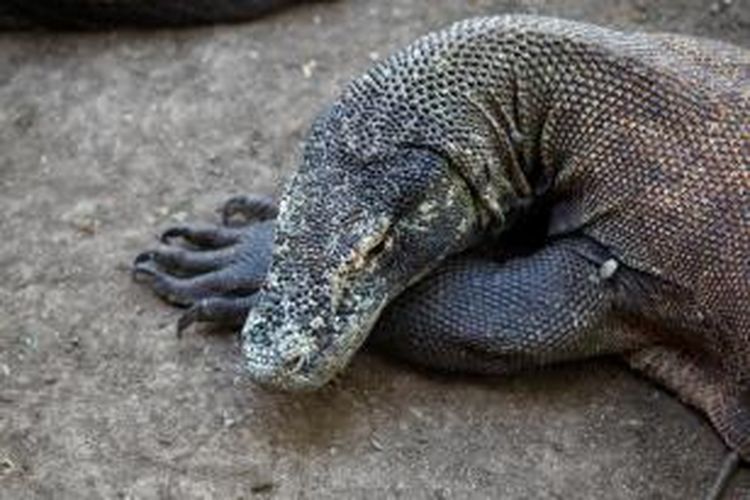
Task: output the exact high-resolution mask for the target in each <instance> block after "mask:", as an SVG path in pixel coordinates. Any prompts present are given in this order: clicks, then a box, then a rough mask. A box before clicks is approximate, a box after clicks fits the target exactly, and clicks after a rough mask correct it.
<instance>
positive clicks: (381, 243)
mask: <svg viewBox="0 0 750 500" xmlns="http://www.w3.org/2000/svg"><path fill="white" fill-rule="evenodd" d="M392 244H393V235H392V234H391V231H390V229H389V230H387V231H386V232H384V233H383V236H382V237H381V238H380V239H379V240H378V241H377V242H376V243H375V244H374V245H373V246H371V247H370V248H368V249H367V252H366V254H365V259H366V260H369V259H373V258H375V257H377V256H378V255H380V254H382V253H383V252H384V251H385V250H386V249H387V248H389V247H390V246H391V245H392Z"/></svg>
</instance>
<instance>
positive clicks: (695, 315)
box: [135, 16, 750, 460]
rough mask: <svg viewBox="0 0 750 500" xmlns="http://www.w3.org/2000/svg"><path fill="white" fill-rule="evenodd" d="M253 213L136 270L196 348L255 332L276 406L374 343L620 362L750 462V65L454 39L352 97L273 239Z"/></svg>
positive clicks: (527, 25) (365, 80)
mask: <svg viewBox="0 0 750 500" xmlns="http://www.w3.org/2000/svg"><path fill="white" fill-rule="evenodd" d="M237 213H239V214H244V215H245V216H246V221H247V222H253V223H252V224H248V225H245V226H237V225H236V223H235V224H229V225H225V226H217V227H206V226H204V227H193V226H182V227H177V228H172V229H170V230H168V231H167V233H165V238H172V237H176V236H182V237H184V238H185V239H187V240H188V241H190V242H192V243H193V244H197V245H199V246H202V247H203V248H202V249H200V250H199V251H195V250H194V249H193V250H188V249H185V248H179V247H175V246H167V247H164V248H162V249H159V250H155V251H150V252H146V253H144V254H142V255H140V256H139V257H138V258H137V259H136V264H135V271H136V274H137V275H139V276H145V277H148V278H149V282H150V283H151V286H152V287H153V288H154V289H155V290H156V291H157V292H158V293H160V294H161V295H162V296H164V297H166V298H168V299H169V300H172V301H174V302H178V303H182V304H184V305H192V307H191V308H190V309H189V310H188V313H187V314H186V316H185V317H184V318H183V320H182V323H181V326H183V327H184V326H186V325H187V324H189V323H190V322H192V321H195V320H229V321H242V320H243V319H244V317H245V314H246V313H247V311H248V310H250V312H249V315H248V317H247V320H246V322H245V324H244V328H243V330H242V346H243V352H244V363H245V366H246V368H247V372H248V374H249V375H250V377H251V378H253V379H254V380H256V381H258V382H260V383H262V384H264V385H266V386H271V387H277V388H283V389H314V388H317V387H320V386H322V385H324V384H325V383H326V382H328V381H329V380H330V379H331V378H332V377H333V376H334V375H336V374H337V373H339V372H340V371H341V370H342V369H343V368H344V367H345V366H346V365H347V363H348V362H349V360H350V358H351V357H352V355H353V354H354V353H355V352H356V351H357V350H358V349H359V348H360V346H361V345H362V344H363V342H364V341H365V339H366V338H368V335H369V338H370V340H371V341H372V342H373V343H375V344H378V345H380V346H383V347H384V348H386V349H388V350H390V351H391V352H393V353H395V354H396V355H398V356H401V357H403V358H406V359H408V360H411V361H413V362H415V363H419V364H422V365H427V366H431V367H435V368H438V369H442V370H451V371H462V372H479V373H491V374H495V373H508V372H512V371H517V370H519V369H523V368H527V367H533V366H539V365H543V364H548V363H552V362H557V361H565V360H575V359H583V358H589V357H592V356H597V355H602V354H612V353H620V354H622V355H623V356H624V358H625V359H626V360H627V361H628V362H629V363H630V365H632V366H633V367H635V368H636V369H638V370H640V371H642V372H643V373H645V374H646V375H647V376H649V377H651V378H653V379H655V380H657V381H659V382H660V383H662V384H663V385H665V386H666V387H668V388H669V389H671V390H673V391H674V392H676V393H677V394H678V395H679V397H680V398H682V399H683V400H684V401H686V402H688V403H689V404H691V405H693V406H695V407H697V408H699V409H700V410H702V411H703V412H705V414H706V415H707V416H708V418H709V419H710V421H711V422H712V423H713V425H714V426H715V428H716V429H717V431H718V432H719V434H720V435H721V436H722V437H723V439H724V440H725V442H726V444H727V445H728V446H729V447H730V448H731V449H733V450H735V451H736V452H738V453H739V455H741V456H742V457H743V458H744V459H746V460H747V459H749V458H750V372H749V369H750V53H748V52H747V51H746V50H743V49H740V48H738V47H733V46H730V45H726V44H722V43H719V42H712V41H707V40H698V39H693V38H688V37H683V36H676V35H646V34H638V33H635V34H630V33H621V32H617V31H612V30H609V29H605V28H601V27H596V26H592V25H589V24H582V23H578V22H571V21H564V20H557V19H550V18H542V17H531V16H506V17H490V18H479V19H472V20H468V21H464V22H460V23H458V24H455V25H453V26H451V27H449V28H448V29H446V30H444V31H439V32H436V33H432V34H429V35H427V36H425V37H423V38H421V39H419V40H417V41H416V42H415V43H414V44H412V45H410V46H408V47H407V48H405V49H403V50H401V51H400V52H398V53H396V54H395V55H393V56H392V57H390V58H388V59H387V60H384V61H383V62H380V63H379V64H377V65H376V66H375V67H374V68H372V69H371V70H370V71H369V72H367V73H366V74H365V75H364V76H362V77H360V78H358V79H356V80H354V81H353V82H352V83H351V84H350V85H349V86H348V87H346V89H345V90H344V91H343V93H342V95H341V96H340V98H339V99H338V100H337V101H336V102H335V103H333V105H332V106H331V107H330V108H329V109H328V110H327V111H326V112H325V113H323V114H322V115H321V116H320V117H319V118H318V119H317V121H316V122H315V124H314V126H313V127H312V130H311V132H310V135H309V138H308V140H307V143H306V147H305V150H304V155H303V159H302V164H301V166H300V167H299V170H298V171H297V172H296V174H295V175H294V176H293V177H292V179H291V180H290V182H289V183H288V185H287V186H286V189H285V192H284V194H283V196H282V198H281V203H280V207H279V210H278V217H276V219H275V221H273V220H271V219H273V218H274V216H275V215H276V213H275V209H274V208H273V206H271V205H270V204H269V203H267V202H264V201H262V200H261V199H257V198H237V199H234V200H232V201H231V202H230V203H229V204H228V205H227V206H226V210H225V215H227V216H231V215H232V214H237ZM230 220H232V219H231V217H230ZM274 232H275V235H274ZM272 239H273V245H271V241H272ZM271 246H273V255H272V257H271ZM258 289H259V291H258ZM256 292H257V293H256Z"/></svg>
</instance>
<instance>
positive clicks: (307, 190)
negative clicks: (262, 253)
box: [242, 124, 478, 390]
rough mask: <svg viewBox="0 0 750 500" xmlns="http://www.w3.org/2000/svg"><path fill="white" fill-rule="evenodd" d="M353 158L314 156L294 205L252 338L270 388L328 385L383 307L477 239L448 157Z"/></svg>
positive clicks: (254, 367)
mask: <svg viewBox="0 0 750 500" xmlns="http://www.w3.org/2000/svg"><path fill="white" fill-rule="evenodd" d="M330 126H331V125H330V124H328V125H326V127H328V128H329V129H330ZM329 154H330V152H329ZM343 156H344V155H334V157H333V158H330V157H327V158H318V159H316V158H315V156H314V155H312V154H311V155H307V157H308V158H311V159H310V160H308V161H307V162H306V164H305V165H304V166H303V168H302V169H301V170H300V171H299V172H298V173H297V175H296V176H295V177H294V179H293V180H292V182H291V183H290V184H289V187H288V189H287V191H286V193H285V194H284V196H283V200H284V201H283V202H282V204H281V207H280V215H279V218H278V219H277V229H276V236H275V243H274V252H273V263H272V265H271V268H270V273H269V277H268V280H267V282H266V285H265V286H264V288H263V289H262V290H261V292H260V293H259V296H258V303H257V305H256V306H255V307H254V308H253V309H252V310H251V312H250V315H249V316H248V319H247V321H246V323H245V326H244V328H243V330H242V337H243V342H242V345H243V351H244V362H245V366H246V368H247V370H248V372H249V374H250V376H251V377H252V378H253V380H255V381H256V382H258V383H260V384H262V385H267V386H270V387H273V388H282V389H287V390H288V389H293V390H305V389H316V388H319V387H320V386H322V385H324V384H325V383H326V382H328V381H329V380H330V379H331V378H332V377H333V376H334V375H336V374H337V373H339V372H341V370H342V368H343V367H344V366H345V365H346V364H347V363H348V361H349V360H350V358H351V357H352V355H353V354H354V353H355V352H356V351H357V349H358V348H359V347H360V346H361V344H362V343H363V342H364V340H365V339H366V338H367V335H368V333H369V332H370V330H371V329H372V326H373V325H374V324H375V322H376V320H377V319H378V316H379V314H380V312H381V311H382V309H383V308H384V307H385V306H386V305H387V304H388V303H389V302H390V301H391V300H392V299H393V298H394V297H396V296H397V295H398V294H399V293H400V292H401V291H403V290H404V289H405V288H406V287H407V286H408V285H409V284H410V283H413V282H414V281H415V280H416V279H418V278H419V277H421V276H423V275H424V274H425V273H427V272H429V271H430V270H432V269H433V268H434V267H435V266H436V265H437V264H438V263H439V262H441V261H442V260H443V258H444V257H446V256H447V255H449V254H451V253H454V252H456V251H458V250H461V249H462V247H464V246H466V244H467V243H468V241H469V240H470V238H471V237H472V235H473V234H475V233H476V229H477V223H478V217H477V211H476V210H475V206H474V203H473V201H472V197H471V193H470V190H469V188H468V186H467V185H466V184H463V183H462V182H460V179H456V178H455V176H456V175H457V174H455V173H454V172H453V171H452V170H451V168H450V167H449V165H448V163H447V162H445V161H443V159H442V158H441V157H440V156H439V155H438V154H436V153H433V152H429V151H423V150H416V149H408V148H405V149H397V150H396V151H395V152H392V153H390V154H388V157H387V158H380V159H378V158H375V159H372V158H370V159H366V160H364V163H362V160H359V159H357V160H352V159H348V160H345V159H343ZM351 161H357V162H360V163H362V164H361V165H359V168H352V165H350V164H349V162H351ZM321 171H324V172H325V175H321ZM353 172H356V174H353ZM342 179H346V181H345V182H343V183H342V182H341V180H342Z"/></svg>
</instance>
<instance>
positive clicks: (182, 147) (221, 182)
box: [0, 0, 750, 499]
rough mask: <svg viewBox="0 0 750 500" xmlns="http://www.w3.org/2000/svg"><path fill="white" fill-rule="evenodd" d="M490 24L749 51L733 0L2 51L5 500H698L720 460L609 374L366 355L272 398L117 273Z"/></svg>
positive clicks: (291, 15) (650, 397) (533, 0)
mask: <svg viewBox="0 0 750 500" xmlns="http://www.w3.org/2000/svg"><path fill="white" fill-rule="evenodd" d="M506 12H536V13H546V14H553V15H559V16H564V17H568V18H574V19H585V20H589V21H596V22H599V23H605V24H610V25H615V26H620V27H626V28H633V27H638V28H642V29H647V30H671V31H679V32H684V33H692V34H699V35H707V36H712V37H715V38H721V39H725V40H729V41H733V42H735V43H739V44H741V45H744V46H750V2H744V1H741V0H734V1H729V0H722V1H718V2H716V3H711V2H708V1H703V0H682V1H680V0H660V1H648V0H618V1H602V0H599V1H598V0H516V1H509V0H499V1H481V0H476V1H467V2H455V1H451V0H440V1H426V0H425V1H409V0H381V1H377V2H376V1H366V0H359V1H356V0H342V1H340V2H337V3H326V4H319V5H310V6H302V7H300V8H297V9H293V10H291V11H288V12H285V13H282V14H279V15H276V16H273V17H269V18H265V19H262V20H260V21H258V22H255V23H251V24H246V25H242V26H228V27H219V28H206V29H200V30H192V31H178V32H152V33H111V34H88V35H80V34H78V35H76V34H67V35H55V34H44V35H43V34H33V35H28V34H27V35H18V34H15V35H10V34H8V35H0V213H1V214H2V216H0V235H2V244H1V245H0V304H2V315H0V498H3V499H5V498H19V499H20V498H71V499H88V498H121V499H126V498H138V499H140V498H146V499H149V498H159V499H168V498H186V499H192V498H232V499H234V498H255V497H257V498H346V499H349V498H416V499H419V498H436V499H437V498H529V499H532V498H533V499H536V498H543V499H547V498H549V499H563V498H565V499H584V498H592V499H595V498H608V499H636V498H637V499H647V498H653V499H657V498H659V499H660V498H665V499H690V498H700V497H701V495H702V494H703V493H704V492H705V491H706V489H707V488H708V485H709V484H710V482H711V480H712V478H713V477H714V474H715V471H716V469H717V467H718V465H719V463H720V461H721V459H722V456H723V454H724V448H723V446H722V444H721V443H720V442H719V440H718V439H717V437H716V436H715V434H714V433H713V431H712V430H711V428H710V427H709V426H708V425H707V423H706V421H705V420H704V419H703V418H702V417H701V416H700V415H698V414H696V413H695V412H693V411H692V410H690V409H688V408H686V407H684V406H682V405H681V404H680V403H679V402H678V401H677V400H675V399H674V398H673V397H672V396H670V395H669V394H667V393H665V392H663V391H662V390H661V389H659V388H657V387H655V386H654V385H652V384H650V383H648V382H647V381H645V380H643V379H641V378H639V377H637V376H635V375H634V374H632V373H631V372H629V371H628V370H627V369H625V368H624V367H623V366H622V365H620V364H619V363H618V362H616V361H596V362H592V363H586V364H579V365H571V366H565V367H562V368H555V369H550V370H547V371H544V372H540V373H534V374H527V375H519V376H517V377H512V378H504V379H492V380H477V379H469V378H461V377H445V376H437V375H433V374H428V373H424V372H419V371H416V370H414V369H412V368H410V367H408V366H403V365H400V364H396V363H392V362H389V361H387V360H383V359H380V358H378V357H376V356H374V355H372V354H367V353H364V354H362V355H360V356H358V357H357V358H356V360H355V362H354V363H353V365H352V366H351V368H350V369H349V370H348V371H347V372H346V374H345V375H344V376H343V377H342V378H341V380H340V381H338V382H337V383H336V384H335V385H333V386H331V387H328V388H326V389H324V390H322V391H321V392H319V393H315V394H309V395H304V396H289V395H280V394H269V393H265V392H263V391H262V390H260V389H258V388H256V387H254V386H253V385H252V384H251V383H250V382H249V381H248V380H247V379H245V378H244V377H243V374H242V372H241V370H240V369H239V366H238V362H239V350H238V346H237V340H236V337H235V336H234V335H232V334H231V333H228V332H223V334H217V333H215V332H214V333H211V332H208V331H205V330H201V329H198V330H197V331H191V332H190V333H189V334H188V335H187V336H186V337H185V338H183V339H182V340H178V339H176V338H175V335H174V322H175V319H176V318H177V316H178V311H177V310H175V309H172V308H169V307H165V306H164V305H162V303H161V302H159V300H157V299H156V298H155V297H154V296H152V294H151V293H149V291H148V290H147V289H145V288H143V287H140V286H137V285H135V284H134V283H133V282H132V281H131V279H130V276H129V274H128V265H129V263H130V261H131V259H132V258H133V256H134V255H135V254H136V253H137V252H138V251H140V250H141V249H143V248H144V247H146V246H148V245H152V244H153V243H154V236H155V235H156V234H157V232H158V230H159V229H161V228H164V227H165V226H167V225H169V224H170V223H174V222H177V221H184V220H188V219H193V218H199V219H204V220H213V219H215V218H216V214H215V208H216V207H217V206H218V205H219V204H220V202H221V201H222V200H223V199H225V198H227V197H228V196H230V195H234V194H238V193H244V192H273V191H275V190H276V189H277V186H278V184H279V182H280V181H281V179H283V178H284V177H285V176H286V175H288V174H289V173H290V171H292V169H293V168H294V166H295V163H296V162H297V160H298V159H299V155H300V145H301V141H302V139H303V137H304V134H305V131H306V129H307V127H308V126H309V125H310V123H311V121H312V119H313V117H314V116H315V114H316V113H317V112H318V111H319V110H320V109H321V108H322V107H323V106H324V105H325V104H326V103H327V102H328V101H330V100H331V99H332V97H333V96H334V95H335V94H336V93H337V91H338V89H340V88H341V85H342V84H343V83H344V82H346V81H347V80H348V79H349V78H350V77H352V76H354V75H356V74H358V73H359V72H360V71H362V70H363V69H364V68H366V67H367V66H368V65H369V64H371V62H372V60H373V59H377V58H379V57H382V56H383V55H385V54H387V53H388V52H389V51H391V50H393V49H394V48H396V47H399V46H401V45H403V44H404V43H406V42H408V41H410V40H411V39H413V38H414V37H416V36H418V35H419V34H422V33H425V32H427V31H429V30H431V29H433V28H436V27H440V26H444V25H446V24H448V23H450V22H451V21H453V20H457V19H460V18H464V17H467V16H471V15H478V14H489V13H506ZM738 482H739V483H743V482H744V483H745V485H750V478H747V477H746V476H740V477H739V479H738ZM740 486H741V485H740Z"/></svg>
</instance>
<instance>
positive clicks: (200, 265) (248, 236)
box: [133, 196, 278, 335]
mask: <svg viewBox="0 0 750 500" xmlns="http://www.w3.org/2000/svg"><path fill="white" fill-rule="evenodd" d="M277 212H278V210H277V208H276V205H275V204H274V203H273V201H272V200H271V199H270V198H268V197H263V196H238V197H234V198H231V199H229V200H228V201H227V202H226V203H225V204H224V206H223V207H222V209H221V214H222V224H221V225H215V226H214V225H190V224H189V225H180V226H174V227H171V228H169V229H167V230H166V231H164V233H162V235H161V238H160V239H161V242H162V243H163V245H162V246H161V247H160V248H159V249H156V250H148V251H146V252H143V253H141V254H139V255H138V256H137V257H136V258H135V261H134V263H133V277H134V278H135V279H136V280H138V281H144V282H146V283H148V285H149V286H150V287H151V288H152V289H153V290H154V292H155V293H156V294H158V295H159V296H160V297H162V298H163V299H164V300H166V301H167V302H170V303H172V304H174V305H178V306H183V307H187V308H188V309H187V312H185V314H183V315H182V317H181V318H180V320H179V321H178V323H177V333H178V335H180V334H181V333H182V332H183V331H184V330H185V329H186V328H187V327H189V326H190V325H192V324H193V323H195V322H198V321H212V322H220V323H226V324H242V322H243V321H244V319H245V316H247V312H248V311H249V310H250V308H251V307H252V306H253V304H254V302H255V300H256V296H255V293H256V292H257V291H258V289H259V288H260V287H261V285H262V284H263V281H264V280H265V277H266V274H267V272H268V267H269V265H270V262H271V250H272V246H273V233H274V224H273V222H272V221H273V219H274V218H275V217H276V214H277Z"/></svg>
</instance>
